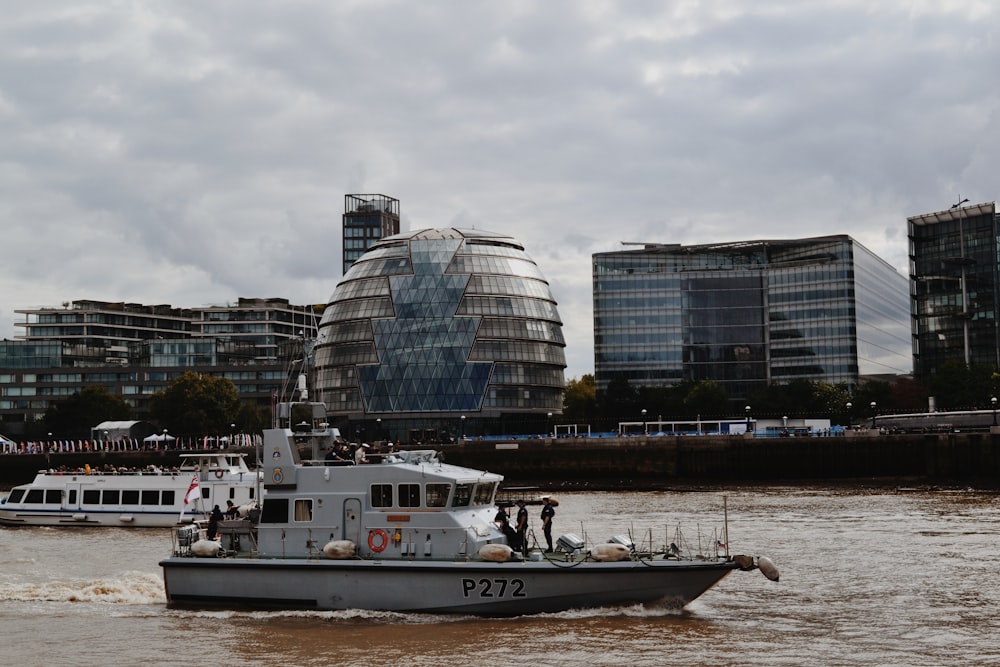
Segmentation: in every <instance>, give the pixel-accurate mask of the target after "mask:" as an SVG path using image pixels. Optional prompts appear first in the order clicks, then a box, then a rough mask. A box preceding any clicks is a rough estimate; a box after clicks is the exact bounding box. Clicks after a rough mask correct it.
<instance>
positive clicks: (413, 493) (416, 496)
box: [399, 484, 420, 507]
mask: <svg viewBox="0 0 1000 667" xmlns="http://www.w3.org/2000/svg"><path fill="white" fill-rule="evenodd" d="M399 506H400V507H420V485H419V484H400V485H399Z"/></svg>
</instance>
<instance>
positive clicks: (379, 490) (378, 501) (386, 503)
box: [371, 484, 392, 507]
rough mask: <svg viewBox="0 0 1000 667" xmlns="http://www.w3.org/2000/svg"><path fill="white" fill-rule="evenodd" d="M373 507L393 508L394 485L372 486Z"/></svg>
mask: <svg viewBox="0 0 1000 667" xmlns="http://www.w3.org/2000/svg"><path fill="white" fill-rule="evenodd" d="M371 499H372V507H392V484H372V489H371Z"/></svg>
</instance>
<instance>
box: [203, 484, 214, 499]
mask: <svg viewBox="0 0 1000 667" xmlns="http://www.w3.org/2000/svg"><path fill="white" fill-rule="evenodd" d="M211 491H212V490H211V489H210V488H208V487H207V486H203V487H201V497H202V499H203V500H208V495H209V494H210V493H211Z"/></svg>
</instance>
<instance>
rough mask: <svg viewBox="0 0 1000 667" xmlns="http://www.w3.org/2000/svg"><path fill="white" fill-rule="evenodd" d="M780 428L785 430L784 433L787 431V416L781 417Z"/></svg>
mask: <svg viewBox="0 0 1000 667" xmlns="http://www.w3.org/2000/svg"><path fill="white" fill-rule="evenodd" d="M781 428H783V429H785V430H786V431H787V430H788V416H787V415H783V416H782V417H781Z"/></svg>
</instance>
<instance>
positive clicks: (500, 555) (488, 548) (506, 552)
mask: <svg viewBox="0 0 1000 667" xmlns="http://www.w3.org/2000/svg"><path fill="white" fill-rule="evenodd" d="M513 553H514V550H513V549H511V548H510V547H508V546H507V545H506V544H484V545H483V546H481V547H479V557H480V558H481V559H483V560H490V561H493V562H495V563H506V562H507V561H509V560H510V557H511V554H513Z"/></svg>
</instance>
